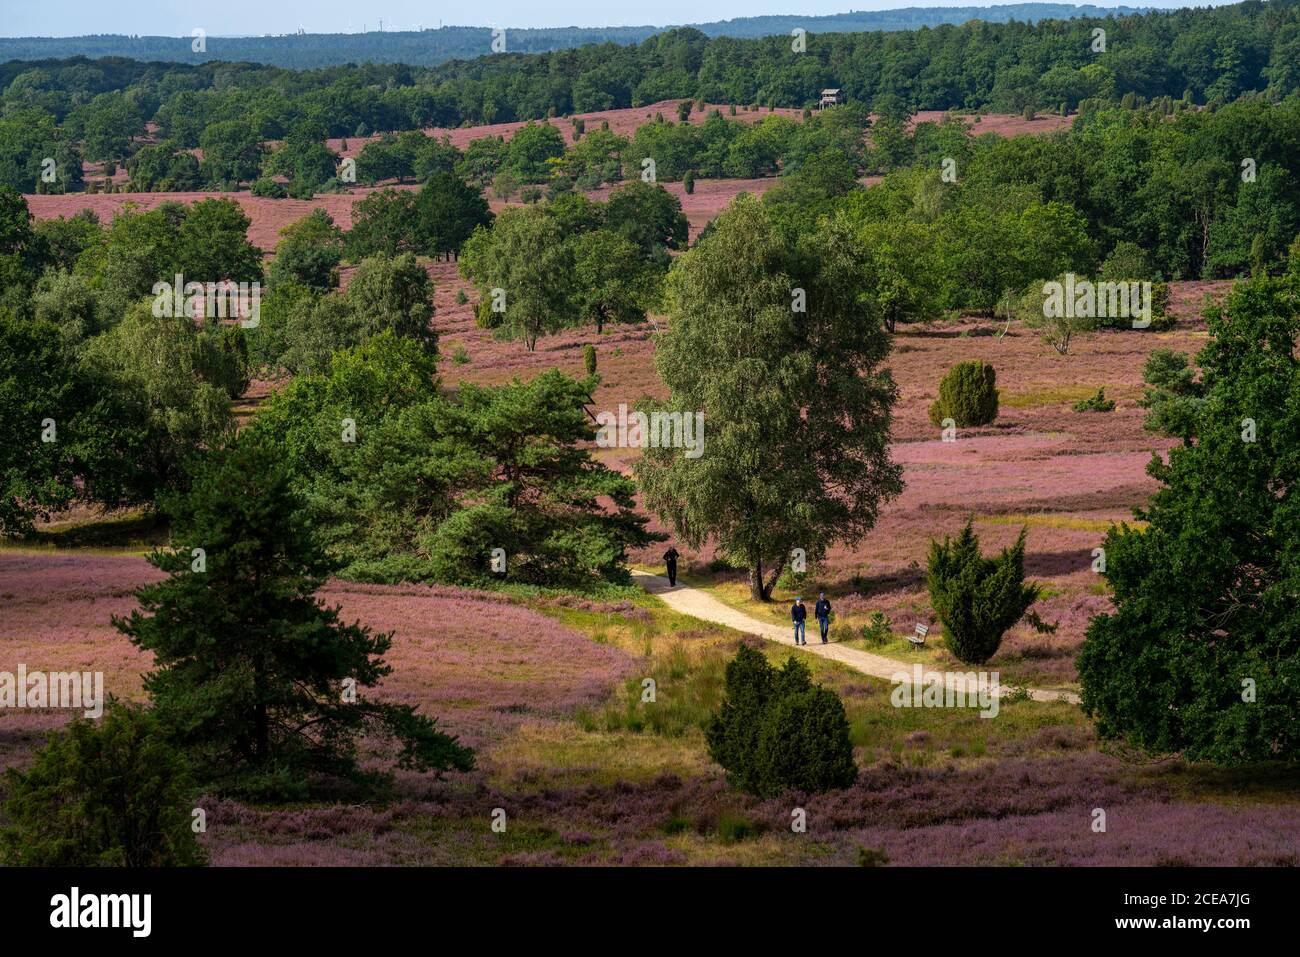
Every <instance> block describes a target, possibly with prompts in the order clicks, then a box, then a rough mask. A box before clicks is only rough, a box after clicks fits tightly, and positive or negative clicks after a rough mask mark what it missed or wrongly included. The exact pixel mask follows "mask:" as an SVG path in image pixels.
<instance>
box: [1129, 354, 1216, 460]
mask: <svg viewBox="0 0 1300 957" xmlns="http://www.w3.org/2000/svg"><path fill="white" fill-rule="evenodd" d="M1142 379H1143V381H1144V382H1145V383H1146V385H1147V388H1146V390H1145V391H1144V392H1143V393H1142V398H1141V399H1139V400H1138V405H1140V406H1142V407H1143V408H1144V409H1147V410H1149V411H1148V412H1147V416H1146V419H1145V421H1144V422H1143V426H1144V427H1145V428H1146V429H1147V431H1149V432H1158V433H1160V434H1162V435H1169V436H1174V437H1177V438H1180V439H1183V440H1184V441H1189V440H1190V439H1191V437H1192V436H1193V435H1194V434H1195V430H1196V419H1197V416H1198V415H1199V414H1200V411H1201V407H1202V405H1203V404H1204V396H1205V383H1204V382H1199V381H1197V379H1196V369H1195V368H1193V367H1192V366H1191V365H1190V364H1189V363H1188V361H1187V356H1186V354H1185V353H1182V352H1175V351H1173V350H1172V349H1156V350H1154V351H1153V352H1152V353H1151V354H1150V355H1148V356H1147V361H1146V364H1145V365H1144V366H1143V367H1142Z"/></svg>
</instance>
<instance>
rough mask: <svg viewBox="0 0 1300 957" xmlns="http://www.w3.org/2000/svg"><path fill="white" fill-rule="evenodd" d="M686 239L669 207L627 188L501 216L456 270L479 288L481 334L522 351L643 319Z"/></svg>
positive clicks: (672, 204) (652, 193)
mask: <svg viewBox="0 0 1300 957" xmlns="http://www.w3.org/2000/svg"><path fill="white" fill-rule="evenodd" d="M686 238H687V223H686V217H685V216H684V215H683V214H682V210H681V203H680V202H679V201H678V200H677V198H676V197H675V196H673V195H672V194H670V193H669V192H668V191H667V190H665V189H663V187H661V186H654V185H650V184H648V183H644V182H642V181H640V180H634V181H632V182H630V183H628V184H627V185H626V186H623V187H622V188H620V189H618V190H616V191H615V192H614V193H612V194H611V196H610V198H609V201H608V202H606V203H598V202H593V201H591V200H589V199H587V198H586V197H585V196H582V195H581V194H579V193H567V194H564V195H562V196H560V197H559V198H557V199H555V200H553V201H552V202H549V203H546V204H544V205H540V206H529V207H523V208H513V209H507V210H504V211H503V212H502V213H501V215H500V216H498V217H497V219H496V222H495V223H494V224H493V226H492V228H491V229H485V228H479V229H478V230H476V231H475V233H474V235H473V236H471V237H470V239H469V241H468V242H467V243H466V244H465V248H464V251H463V253H462V255H461V257H460V271H461V274H462V275H464V276H465V277H466V278H468V279H470V280H472V281H473V282H474V284H475V286H476V287H477V288H478V291H479V302H478V306H477V318H478V321H479V323H480V325H483V326H485V327H487V328H491V329H494V330H496V331H497V334H498V335H501V336H502V337H505V338H512V339H520V340H522V341H523V342H524V344H525V346H526V347H527V348H528V349H530V350H531V349H533V348H535V347H536V345H537V341H538V339H539V338H540V337H542V336H545V335H549V334H553V333H555V332H558V331H559V330H561V329H564V328H572V327H575V326H580V325H584V324H586V323H588V322H594V323H595V325H596V329H597V332H599V331H601V330H603V328H604V326H605V324H606V323H610V322H639V321H642V320H644V319H645V315H646V310H647V309H649V308H651V307H653V306H654V305H655V304H656V303H657V302H658V299H659V289H660V283H661V279H662V276H663V273H664V272H665V270H666V269H667V266H668V251H669V250H670V249H681V248H683V247H684V246H685V245H686Z"/></svg>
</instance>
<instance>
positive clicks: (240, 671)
mask: <svg viewBox="0 0 1300 957" xmlns="http://www.w3.org/2000/svg"><path fill="white" fill-rule="evenodd" d="M282 458H283V456H282V454H281V452H280V450H278V449H276V448H273V447H272V446H271V445H270V444H269V443H265V442H260V441H257V440H256V439H255V438H253V437H251V436H244V437H242V438H241V439H239V440H237V441H235V442H234V443H232V444H231V445H230V446H228V447H227V448H225V449H222V450H218V451H215V452H212V453H210V455H209V457H208V458H207V459H206V460H205V461H203V462H202V463H200V464H199V465H198V466H197V467H196V469H195V472H194V475H193V483H192V487H191V489H190V490H189V491H188V492H187V493H184V494H182V495H178V496H174V497H172V498H170V499H168V500H166V501H165V502H164V510H165V511H166V513H167V514H168V515H169V516H170V518H171V520H172V547H171V548H168V549H163V550H159V551H156V552H154V553H153V554H151V555H150V556H149V561H150V563H151V564H152V565H154V566H155V567H157V568H159V569H161V570H162V571H164V572H166V573H167V576H168V577H167V578H165V579H164V580H162V581H160V582H157V583H155V584H151V585H146V586H145V587H143V588H141V589H140V590H139V591H138V592H137V593H136V594H137V597H138V599H139V601H140V609H139V610H137V611H134V612H133V613H132V614H131V615H130V616H129V617H127V618H125V619H122V618H115V619H114V624H115V625H116V626H117V628H118V629H119V630H121V631H122V632H123V633H125V634H126V635H127V636H128V637H129V638H130V639H131V641H132V643H133V644H135V645H136V646H137V647H138V648H140V649H142V650H144V651H148V652H151V653H152V654H153V657H154V662H155V664H156V667H155V669H154V670H153V671H152V672H150V673H149V674H148V675H146V676H145V689H146V690H147V691H148V692H149V694H150V695H151V696H152V697H153V699H154V704H155V711H156V713H157V715H158V717H159V719H160V720H161V721H162V722H163V724H164V725H165V727H166V728H167V729H168V731H169V734H170V735H171V737H172V738H173V740H174V741H175V742H176V743H178V744H180V745H181V746H183V747H184V748H185V749H186V750H187V751H188V752H189V754H190V756H191V758H192V760H193V761H194V765H195V770H196V773H197V774H198V775H200V776H201V777H202V778H203V779H204V780H205V781H207V782H211V783H213V784H216V785H218V786H224V787H226V788H227V789H229V790H232V791H243V792H245V793H249V792H252V793H261V794H265V795H267V796H276V795H279V796H284V795H288V794H294V795H300V794H303V793H304V792H305V789H306V785H307V779H308V776H309V775H310V774H312V773H325V774H332V775H341V776H354V777H355V776H356V775H357V766H356V756H357V749H356V742H357V739H358V738H359V737H360V736H361V735H363V734H368V733H377V734H383V735H387V736H389V737H391V738H394V739H396V740H397V741H398V742H400V744H401V751H400V757H399V763H400V765H401V766H402V767H406V768H414V769H417V770H434V771H439V772H441V771H444V770H450V769H456V770H462V771H463V770H469V769H470V768H472V767H473V755H472V753H471V752H470V751H469V750H468V749H466V748H464V747H462V746H461V745H459V744H458V743H457V742H456V740H455V738H453V737H449V736H447V735H445V734H442V733H441V732H439V731H437V730H436V729H435V726H434V721H433V720H432V719H430V718H427V717H424V716H422V715H419V714H417V713H416V712H415V710H414V709H413V708H412V707H410V706H407V705H389V704H382V703H379V702H375V701H371V700H368V699H367V698H366V697H365V696H364V693H363V689H366V688H371V687H374V686H375V685H376V684H377V683H378V682H379V681H380V679H382V678H383V677H384V676H385V675H387V674H388V673H389V671H390V670H391V669H390V668H389V667H388V666H387V665H386V664H385V663H384V661H383V659H382V657H381V656H382V655H383V654H384V653H385V652H386V651H387V650H388V648H389V646H390V643H391V635H388V634H374V633H372V632H371V631H370V630H369V629H367V628H365V627H363V626H362V625H360V624H359V623H358V624H350V625H349V624H345V623H344V622H343V621H342V620H341V619H340V618H339V614H338V609H336V608H328V607H326V606H324V605H323V604H321V603H320V602H319V601H318V600H317V599H316V597H315V594H314V593H315V592H316V590H317V589H318V588H319V587H320V585H321V584H322V583H323V582H324V580H325V576H326V574H327V573H328V572H329V571H330V565H329V563H328V560H327V559H326V557H325V555H324V553H323V552H322V550H321V549H320V548H319V546H318V544H317V543H316V541H315V540H314V538H313V536H312V533H311V530H310V529H309V528H308V527H307V525H306V522H305V520H304V517H303V516H304V511H303V507H302V502H301V500H300V498H299V496H298V494H297V492H296V491H295V490H294V488H293V486H292V482H291V478H290V474H289V472H288V470H287V469H286V467H285V466H284V464H283V462H282Z"/></svg>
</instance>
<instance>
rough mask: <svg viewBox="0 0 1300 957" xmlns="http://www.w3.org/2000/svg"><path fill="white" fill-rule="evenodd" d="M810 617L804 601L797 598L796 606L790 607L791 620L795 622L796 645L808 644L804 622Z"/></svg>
mask: <svg viewBox="0 0 1300 957" xmlns="http://www.w3.org/2000/svg"><path fill="white" fill-rule="evenodd" d="M807 617H808V609H807V608H805V607H804V603H803V599H802V598H796V599H795V600H794V604H793V605H791V606H790V619H791V620H792V621H793V622H794V643H795V644H796V645H806V644H808V638H807V636H806V635H805V634H804V620H805V619H806V618H807Z"/></svg>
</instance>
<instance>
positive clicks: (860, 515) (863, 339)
mask: <svg viewBox="0 0 1300 957" xmlns="http://www.w3.org/2000/svg"><path fill="white" fill-rule="evenodd" d="M865 283H866V280H865V276H864V272H863V269H862V266H861V263H860V261H859V256H858V252H857V249H856V243H855V241H854V237H853V236H852V234H851V232H850V231H849V230H848V229H847V228H846V227H844V226H843V225H841V224H834V223H831V224H826V225H825V226H823V227H822V228H821V229H819V230H818V231H817V232H815V233H812V234H809V235H807V236H805V237H804V238H803V239H802V240H801V241H800V242H799V244H798V245H797V246H791V245H790V244H788V243H787V242H786V241H785V240H783V239H782V237H781V236H780V234H779V233H778V231H777V230H776V229H775V227H774V226H773V224H772V222H771V221H770V219H769V215H768V213H767V211H766V210H765V209H764V208H763V206H762V205H761V203H760V202H759V201H758V200H755V199H752V198H749V197H741V198H739V199H738V200H737V201H736V202H735V203H733V204H732V206H731V207H729V208H728V209H727V210H726V211H724V212H723V213H722V215H721V216H719V217H718V219H717V220H716V226H715V228H714V230H713V232H712V233H711V235H710V236H709V237H708V238H707V239H706V240H704V241H703V242H702V243H700V244H698V245H697V246H696V247H695V248H693V249H691V250H690V251H689V252H687V253H685V254H683V255H682V256H681V257H679V258H678V259H677V261H676V262H674V264H673V267H672V269H671V271H670V272H669V275H668V314H669V328H668V331H667V332H666V333H664V334H663V335H662V336H661V337H660V339H659V342H658V346H657V348H656V353H655V364H656V367H657V368H658V370H659V375H660V377H661V378H662V379H663V381H664V383H665V385H667V386H668V391H669V395H668V399H667V401H666V403H663V405H662V406H661V408H662V409H663V410H667V411H674V412H681V413H683V414H694V413H695V412H697V411H698V412H702V413H703V414H704V428H705V435H704V447H703V454H701V455H699V456H697V457H695V458H687V457H686V456H685V455H683V453H682V451H681V450H680V449H673V448H664V447H661V448H653V447H652V448H647V449H645V451H644V455H643V457H642V458H641V459H640V460H638V462H637V463H636V465H635V469H636V474H637V476H638V478H639V479H640V482H641V486H642V490H643V493H644V500H645V503H646V505H647V506H648V507H649V508H651V509H652V510H654V511H655V512H656V513H657V514H658V515H659V516H660V518H662V519H663V520H664V521H666V522H668V523H670V524H671V526H672V527H673V529H674V530H675V531H676V532H677V534H678V535H679V536H681V537H682V538H683V539H684V540H686V541H687V542H690V543H691V544H693V545H697V544H700V543H702V542H703V541H704V540H705V539H707V538H713V539H716V541H717V542H718V544H719V545H720V547H721V548H722V550H723V551H724V552H725V553H726V554H728V555H730V556H732V557H734V558H736V559H738V560H740V561H743V562H744V563H745V565H746V566H747V567H748V569H749V582H750V592H751V594H752V595H753V596H754V597H755V598H756V599H760V600H764V601H766V600H769V599H770V597H771V592H772V588H773V586H774V585H775V584H776V580H777V578H778V577H779V575H780V573H781V570H782V569H783V568H784V567H785V565H786V564H787V562H788V561H789V559H790V554H791V551H792V550H793V549H796V548H800V549H803V550H804V555H805V556H806V558H807V560H808V561H816V560H817V559H818V558H820V557H821V556H823V555H824V554H825V551H826V549H827V547H828V546H829V545H830V544H831V543H832V542H836V541H841V542H854V541H857V540H859V539H860V538H861V537H862V536H863V535H864V534H866V532H867V531H869V530H870V529H871V527H872V526H873V525H874V524H875V520H876V516H877V514H878V512H879V508H880V505H881V504H882V503H883V502H884V501H886V500H887V499H889V498H891V497H893V496H895V495H897V494H898V493H899V492H900V491H901V490H902V479H901V469H900V468H899V467H898V466H897V465H895V464H894V463H893V462H892V461H891V460H890V457H889V449H888V442H889V425H890V419H891V410H892V407H893V404H894V401H895V398H896V395H897V389H896V387H895V385H894V382H893V379H892V377H891V376H890V374H889V371H888V370H887V369H882V368H880V366H881V363H882V362H883V361H884V359H885V357H886V355H887V354H888V352H889V337H888V336H887V335H886V333H885V331H884V329H883V328H881V326H880V325H879V324H877V323H870V322H862V321H861V315H860V312H859V307H858V305H857V304H858V301H859V300H860V298H861V297H862V295H863V294H864V292H865V291H866V285H865Z"/></svg>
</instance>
